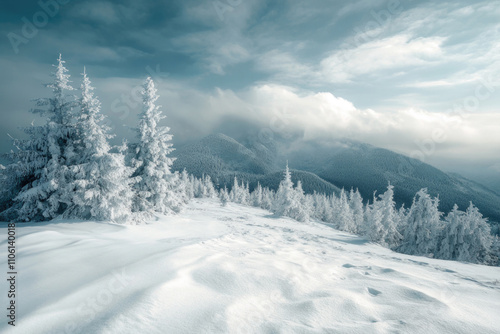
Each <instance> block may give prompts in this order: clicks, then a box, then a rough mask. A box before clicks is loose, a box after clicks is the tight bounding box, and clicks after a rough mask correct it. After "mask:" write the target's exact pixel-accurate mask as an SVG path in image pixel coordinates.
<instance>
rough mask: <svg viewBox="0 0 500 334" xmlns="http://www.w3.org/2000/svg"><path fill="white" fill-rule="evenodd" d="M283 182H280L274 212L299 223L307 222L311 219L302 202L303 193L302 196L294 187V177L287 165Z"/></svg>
mask: <svg viewBox="0 0 500 334" xmlns="http://www.w3.org/2000/svg"><path fill="white" fill-rule="evenodd" d="M283 176H284V178H283V180H282V181H281V182H280V185H279V187H278V191H277V192H276V198H275V201H274V204H273V212H274V213H275V214H277V215H279V216H286V217H290V218H293V219H296V220H298V221H306V220H307V219H308V218H309V217H308V214H307V210H306V209H305V208H304V207H303V202H301V199H302V196H303V195H304V194H303V192H302V194H300V192H298V191H297V190H296V189H294V187H293V182H292V175H291V173H290V170H289V169H288V163H287V164H286V169H285V172H284V173H283Z"/></svg>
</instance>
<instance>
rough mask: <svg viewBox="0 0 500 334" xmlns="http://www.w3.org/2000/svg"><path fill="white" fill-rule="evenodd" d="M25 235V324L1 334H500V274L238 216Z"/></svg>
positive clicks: (237, 210)
mask: <svg viewBox="0 0 500 334" xmlns="http://www.w3.org/2000/svg"><path fill="white" fill-rule="evenodd" d="M1 229H2V230H3V231H2V235H7V233H6V231H5V230H4V229H5V227H4V226H2V228H1ZM17 235H18V240H17V249H18V253H17V258H18V266H19V275H18V280H19V281H18V289H19V295H18V299H17V300H18V309H17V314H18V319H17V325H16V327H15V328H13V327H11V326H8V325H7V323H6V322H7V321H6V320H5V319H4V321H2V323H1V324H0V332H1V333H169V334H170V333H426V334H427V333H498V331H499V330H500V318H499V317H498V310H499V309H500V268H498V267H487V266H481V265H473V264H464V263H458V262H453V261H443V260H434V259H429V258H424V257H417V256H409V255H403V254H398V253H394V252H392V251H390V250H389V249H386V248H383V247H380V246H378V245H374V244H371V243H368V242H367V241H365V240H364V239H362V238H359V237H356V236H353V235H350V234H348V233H343V232H339V231H336V230H334V229H332V228H330V227H329V226H326V225H324V224H320V223H316V222H310V223H299V222H296V221H293V220H291V219H288V218H275V217H273V216H271V215H270V214H269V212H267V211H264V210H260V209H256V208H251V207H246V206H240V205H237V204H234V203H228V204H227V206H225V207H221V206H220V204H219V202H218V201H217V200H210V199H204V200H193V201H192V202H191V203H190V204H189V205H188V207H187V208H186V209H185V211H184V212H183V213H182V214H180V215H177V216H172V217H163V218H162V219H160V220H158V221H156V222H153V223H151V224H148V225H138V226H123V225H114V224H106V223H95V222H80V221H71V222H68V221H55V222H49V223H29V224H18V225H17ZM0 248H1V255H0V256H1V257H0V258H1V259H2V260H1V261H2V263H1V266H2V267H4V268H5V267H6V263H5V259H6V258H7V254H6V250H7V246H6V241H5V240H3V241H2V243H1V245H0ZM4 291H5V290H4ZM4 299H5V297H3V300H4ZM4 305H6V304H5V300H4Z"/></svg>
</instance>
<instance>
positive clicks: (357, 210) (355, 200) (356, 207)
mask: <svg viewBox="0 0 500 334" xmlns="http://www.w3.org/2000/svg"><path fill="white" fill-rule="evenodd" d="M349 206H350V207H351V210H352V216H353V219H354V226H355V231H354V233H361V234H362V233H363V231H364V208H363V198H362V197H361V194H360V193H359V190H358V189H356V191H354V190H353V189H352V188H351V192H350V193H349Z"/></svg>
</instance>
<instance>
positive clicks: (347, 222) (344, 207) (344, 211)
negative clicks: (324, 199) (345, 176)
mask: <svg viewBox="0 0 500 334" xmlns="http://www.w3.org/2000/svg"><path fill="white" fill-rule="evenodd" d="M338 204H339V206H338V210H337V214H336V217H334V218H333V220H336V226H337V228H338V229H339V230H341V231H345V232H351V233H353V232H355V230H356V226H355V223H354V215H353V213H352V210H351V207H350V206H349V201H348V199H347V194H346V192H345V190H344V189H342V191H341V192H340V198H339V202H338Z"/></svg>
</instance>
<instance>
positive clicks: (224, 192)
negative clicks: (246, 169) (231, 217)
mask: <svg viewBox="0 0 500 334" xmlns="http://www.w3.org/2000/svg"><path fill="white" fill-rule="evenodd" d="M219 199H220V203H221V206H226V205H227V202H229V193H228V192H227V187H226V186H224V188H223V189H221V190H220V192H219Z"/></svg>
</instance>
